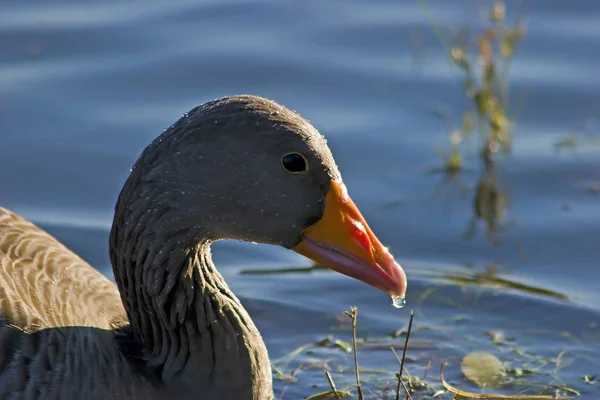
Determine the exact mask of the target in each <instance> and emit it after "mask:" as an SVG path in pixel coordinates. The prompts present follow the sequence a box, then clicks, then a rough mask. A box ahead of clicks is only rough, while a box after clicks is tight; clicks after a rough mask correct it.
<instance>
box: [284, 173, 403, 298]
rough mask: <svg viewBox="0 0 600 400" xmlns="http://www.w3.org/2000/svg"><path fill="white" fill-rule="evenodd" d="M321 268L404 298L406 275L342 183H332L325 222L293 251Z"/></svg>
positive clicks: (307, 232)
mask: <svg viewBox="0 0 600 400" xmlns="http://www.w3.org/2000/svg"><path fill="white" fill-rule="evenodd" d="M292 250H294V251H295V252H297V253H300V254H302V255H303V256H306V257H308V258H310V259H312V260H314V261H315V262H317V263H318V264H320V265H322V266H324V267H327V268H329V269H332V270H334V271H337V272H339V273H342V274H344V275H348V276H350V277H352V278H355V279H358V280H360V281H363V282H365V283H367V284H369V285H371V286H374V287H376V288H377V289H380V290H382V291H384V292H386V293H388V294H389V295H391V296H392V298H393V299H396V298H398V297H400V298H402V299H403V298H404V295H405V293H406V274H405V273H404V270H403V269H402V267H401V266H400V265H399V264H398V263H397V262H396V261H395V260H394V257H393V256H392V255H391V254H390V253H389V251H388V250H387V249H386V248H385V247H384V246H383V245H382V244H381V242H380V241H379V239H377V237H376V236H375V234H374V233H373V231H371V229H370V228H369V225H367V222H366V221H365V219H364V218H363V216H362V215H361V213H360V211H358V208H357V207H356V205H355V204H354V202H353V201H352V199H351V198H350V197H349V196H348V192H347V191H346V187H345V186H344V184H343V183H341V182H331V187H330V188H329V192H328V193H327V196H326V197H325V211H324V213H323V218H321V220H319V222H317V223H316V224H314V225H311V226H309V227H308V228H305V229H304V230H303V231H302V241H301V242H300V243H298V245H296V246H295V247H294V248H292Z"/></svg>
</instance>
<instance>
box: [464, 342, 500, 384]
mask: <svg viewBox="0 0 600 400" xmlns="http://www.w3.org/2000/svg"><path fill="white" fill-rule="evenodd" d="M460 370H461V371H462V373H463V374H464V375H465V376H466V377H467V378H468V379H470V380H471V381H473V382H474V383H475V384H476V385H477V386H479V387H490V386H493V385H494V384H496V383H497V382H498V379H499V378H500V372H501V371H502V361H500V360H499V359H498V357H496V356H495V355H493V354H491V353H488V352H487V351H473V352H471V353H469V354H467V355H466V356H465V357H464V358H463V360H462V363H461V365H460Z"/></svg>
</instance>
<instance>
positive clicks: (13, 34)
mask: <svg viewBox="0 0 600 400" xmlns="http://www.w3.org/2000/svg"><path fill="white" fill-rule="evenodd" d="M478 4H480V3H479V2H468V1H452V2H450V1H447V2H446V1H438V2H434V3H432V4H431V10H432V12H433V14H434V15H435V17H436V18H437V19H438V20H440V21H443V22H444V23H445V24H448V25H450V26H453V27H459V26H462V25H469V26H471V27H472V28H477V26H478V25H477V21H479V20H481V17H480V14H481V13H480V10H479V8H478ZM510 6H511V4H509V10H510ZM0 9H1V12H0V182H1V184H0V204H2V205H3V206H5V207H8V208H9V209H12V210H14V211H16V212H18V213H21V214H22V215H24V216H25V217H28V218H31V219H32V220H33V221H34V222H36V223H38V224H40V225H41V226H43V227H44V228H46V229H47V230H49V231H50V232H51V233H53V234H54V235H56V236H57V237H58V238H59V239H60V240H62V241H63V242H64V243H65V244H67V245H68V246H69V247H71V248H72V249H73V250H75V251H76V252H77V253H79V254H80V255H82V256H83V257H84V258H85V259H86V260H88V261H89V262H90V263H92V265H94V266H96V267H97V268H99V269H100V270H102V271H103V272H105V273H107V274H109V275H110V265H109V261H108V256H107V234H108V229H109V226H110V222H111V217H112V214H111V213H112V207H113V204H114V201H115V199H116V196H117V193H118V191H119V190H120V188H121V184H122V182H123V181H124V179H125V178H126V176H127V174H128V172H129V168H130V166H131V165H132V164H133V162H134V161H135V159H136V158H137V156H138V155H139V153H140V152H141V150H142V149H143V148H144V147H145V145H146V144H148V143H149V142H150V141H151V140H152V139H153V138H154V137H155V136H156V135H157V134H158V133H160V132H161V131H162V130H163V129H164V128H166V127H167V126H169V125H170V124H171V123H172V122H174V121H175V120H176V119H177V118H178V117H179V116H180V115H181V114H182V113H183V112H185V111H187V110H189V109H191V108H192V107H194V106H195V105H197V104H199V103H201V102H204V101H207V100H210V99H212V98H215V97H218V96H223V95H227V94H235V93H253V94H259V95H263V96H266V97H269V98H272V99H275V100H277V101H278V102H281V103H283V104H285V105H287V106H288V107H290V108H292V109H295V110H297V111H299V112H300V113H301V114H302V115H303V116H305V117H307V118H308V119H310V120H311V122H313V124H314V125H315V126H316V127H317V128H318V129H319V130H320V131H321V132H322V133H324V134H325V135H326V136H327V138H328V139H329V144H330V146H331V148H332V150H333V152H334V155H335V157H336V159H337V162H338V164H339V166H340V169H341V171H342V174H343V176H344V180H345V182H346V185H347V186H348V188H349V191H350V194H351V195H352V196H353V198H354V200H355V202H356V203H357V204H358V206H359V207H360V208H361V210H362V211H363V214H364V215H365V217H366V218H367V220H368V221H369V223H370V224H371V227H372V228H373V229H374V231H375V232H376V233H377V234H378V236H379V237H380V238H381V239H382V241H383V242H385V243H386V244H388V245H389V246H390V247H391V249H392V251H393V253H394V254H395V255H396V257H397V258H398V259H399V260H400V262H401V263H402V264H403V265H404V266H405V269H406V271H407V274H408V277H409V291H408V297H407V300H408V306H407V307H406V308H405V309H403V310H396V309H393V308H392V307H391V306H390V299H389V298H388V297H386V296H385V295H383V294H382V293H379V292H378V291H376V290H374V289H371V288H369V287H367V286H365V285H362V284H360V283H358V282H355V281H352V280H350V279H349V278H346V277H343V276H340V275H336V274H333V273H329V272H321V271H319V272H314V273H311V274H302V273H298V274H274V275H241V274H240V271H242V270H248V269H265V268H267V269H268V268H272V269H275V268H284V267H290V268H291V267H298V266H309V265H310V263H309V262H308V261H307V260H305V259H303V258H301V257H300V256H298V255H296V254H294V253H291V252H288V251H286V250H283V249H279V248H273V247H268V246H255V245H251V244H244V243H237V242H235V243H234V242H223V243H219V244H218V245H216V246H215V249H214V256H215V261H216V262H217V265H218V266H219V267H220V270H221V271H222V272H223V275H224V276H225V278H226V279H227V281H228V283H229V284H230V286H231V287H232V289H233V290H234V291H235V292H236V293H237V294H238V295H239V296H240V298H241V299H242V301H243V302H244V304H245V305H246V306H247V307H248V309H249V311H250V313H251V315H252V317H253V318H254V320H255V321H256V323H257V325H258V327H259V329H260V330H261V331H262V333H263V334H264V337H265V340H266V343H267V346H268V348H269V351H270V355H271V358H272V359H273V360H278V359H280V358H281V357H284V356H285V355H286V354H288V353H290V352H291V351H292V350H294V349H295V348H297V347H299V346H301V345H303V344H305V343H314V342H316V341H318V340H321V339H323V338H324V337H325V336H327V335H328V334H332V335H334V338H341V339H343V340H348V339H349V338H350V330H349V321H348V320H347V319H344V318H343V317H339V315H340V313H341V311H343V310H345V309H348V307H349V306H350V305H355V306H358V308H359V336H361V337H367V338H369V340H370V342H367V345H365V347H363V348H361V350H360V351H359V357H360V361H361V366H362V368H363V374H362V377H363V379H364V380H365V381H367V382H371V384H368V385H367V388H366V391H367V392H369V393H373V392H374V391H375V390H376V386H390V387H391V386H394V383H393V382H394V377H393V372H394V371H395V370H396V369H397V362H396V360H395V358H394V356H393V355H392V354H391V352H390V351H389V346H390V345H395V346H398V347H401V345H402V343H403V340H404V338H403V337H402V336H401V337H399V338H392V337H391V336H390V333H392V332H395V331H397V330H398V329H400V328H402V327H403V326H405V324H406V323H407V321H408V315H409V309H414V311H415V325H416V326H415V329H414V330H413V336H412V341H413V344H414V347H413V348H411V349H409V352H408V355H409V356H410V357H411V359H410V361H411V362H410V363H409V364H407V366H408V370H409V372H410V373H412V374H414V375H419V376H420V375H422V374H423V372H424V370H425V368H426V366H427V363H428V362H429V361H431V365H432V367H431V371H430V372H429V377H430V378H428V380H430V381H431V382H432V383H433V384H434V385H438V386H439V381H438V379H437V376H438V368H439V365H440V363H441V362H443V361H447V362H449V365H448V366H447V369H446V372H445V375H446V378H447V379H448V380H449V381H451V382H452V383H453V384H454V385H455V386H460V385H461V382H462V379H463V378H462V374H461V373H460V370H459V365H460V360H461V358H462V356H464V355H465V354H467V353H468V352H470V351H472V350H486V351H489V352H492V353H493V354H495V355H496V356H498V357H499V358H500V359H501V360H502V361H506V362H508V363H509V365H510V367H511V368H521V369H523V370H532V371H538V372H542V373H534V374H533V375H531V376H527V377H524V378H522V379H521V381H522V383H527V382H537V383H539V384H541V385H544V384H546V385H548V384H551V385H556V386H560V385H563V384H564V385H567V386H569V387H572V388H574V389H576V390H578V391H580V392H581V393H582V396H581V398H589V399H594V398H600V382H598V381H596V383H593V384H588V383H586V382H585V381H584V379H583V377H584V375H589V376H593V375H597V376H599V380H600V289H599V288H600V282H599V281H600V248H599V247H598V245H599V242H600V194H599V193H598V192H597V190H594V188H597V187H598V185H599V183H600V157H599V156H600V146H598V145H597V142H598V141H596V144H593V143H591V144H586V143H587V142H586V141H585V140H584V141H583V144H582V145H581V146H578V147H576V148H574V150H573V151H570V152H567V153H558V152H556V151H555V148H554V143H555V142H556V141H558V140H561V139H563V138H565V137H566V136H568V135H569V134H570V133H571V132H573V130H574V129H577V130H579V131H580V132H583V134H584V135H583V136H584V139H585V138H588V137H589V138H591V139H590V142H593V139H594V138H596V139H597V138H598V137H599V136H600V122H599V121H598V120H597V119H594V118H597V117H599V116H600V115H599V113H598V109H599V106H600V78H599V77H600V72H599V71H600V47H598V43H600V2H598V1H596V0H587V1H585V0H577V1H575V0H573V1H564V0H543V1H542V0H538V1H529V2H526V3H525V13H526V14H525V15H526V18H527V20H528V35H527V38H526V39H525V41H524V42H523V43H522V47H521V48H520V49H519V50H518V53H517V56H516V57H515V61H514V69H513V80H512V82H513V88H512V91H513V93H524V94H525V98H524V101H523V103H522V106H521V108H520V111H519V122H518V126H517V130H516V133H515V135H516V136H515V143H514V144H515V147H514V151H513V153H512V155H511V156H510V157H508V158H505V159H503V160H502V161H501V162H500V163H499V164H498V165H497V169H498V185H499V187H500V194H501V196H502V197H503V198H504V199H506V202H507V208H506V210H505V216H504V218H502V219H501V220H500V221H499V222H498V224H499V225H500V228H501V230H500V232H499V234H498V236H497V238H496V239H497V240H491V239H490V237H489V236H488V235H486V228H487V227H486V224H485V222H484V221H477V220H476V218H475V211H474V207H473V203H474V200H473V199H474V196H475V187H476V185H477V182H478V179H479V175H480V172H479V167H478V163H477V152H476V147H475V146H473V147H472V150H470V151H467V152H466V153H465V156H466V160H467V169H466V171H465V172H464V173H463V174H462V175H460V176H458V177H456V178H455V179H446V178H445V177H444V176H443V175H440V174H433V173H431V172H430V170H431V169H432V168H434V167H437V166H439V165H440V160H439V158H438V157H437V156H436V155H435V153H434V148H435V147H436V146H441V147H442V148H444V147H447V140H448V139H447V130H446V125H445V124H444V123H443V122H442V121H440V120H439V119H437V118H436V117H434V116H433V113H432V110H433V109H436V108H442V109H444V110H447V111H448V112H449V113H450V114H453V115H456V123H458V120H459V118H460V113H461V112H462V111H463V110H465V109H466V107H467V106H469V103H468V100H467V99H465V97H464V94H463V93H462V90H461V86H460V83H459V78H460V75H459V74H458V73H457V71H456V70H455V69H453V68H452V67H451V65H450V64H449V63H448V62H447V58H446V56H445V54H444V52H443V50H442V48H441V47H440V46H439V43H438V40H437V39H436V37H435V36H434V35H433V34H432V30H431V28H430V25H429V22H428V17H427V13H426V12H425V10H424V9H423V8H422V7H421V6H420V5H419V3H418V2H417V1H416V0H402V1H400V0H394V1H392V0H389V1H383V0H377V1H358V0H344V1H341V0H336V1H331V0H321V1H316V0H312V1H246V0H227V1H217V0H213V1H191V0H180V1H174V2H167V1H157V0H145V1H141V0H138V1H75V0H73V1H48V0H28V1H18V2H17V1H7V0H3V1H0ZM513 9H514V8H513ZM411 38H413V39H412V41H413V42H414V41H415V38H417V40H416V41H417V42H418V43H419V45H418V46H417V50H415V46H413V45H411ZM415 57H416V58H415ZM474 220H475V225H476V228H477V229H476V230H475V231H474V232H471V233H472V234H471V235H468V231H469V227H470V225H471V222H472V221H474ZM496 273H497V274H496ZM494 277H500V278H502V279H503V280H501V281H499V280H497V279H496V280H494V279H493V278H494ZM457 278H460V279H457ZM469 282H471V284H470V285H469V284H467V283H469ZM486 282H487V283H486ZM518 284H520V285H518ZM325 344H326V343H325ZM376 344H377V345H378V346H379V347H380V348H379V349H378V348H376V347H377V346H376ZM557 359H558V367H557ZM323 360H327V361H329V363H328V364H327V368H329V369H330V370H332V371H333V372H334V374H333V375H334V379H335V380H336V382H337V384H338V386H339V387H346V386H348V385H350V384H351V383H352V379H353V375H352V369H351V368H352V359H351V355H348V354H346V353H345V352H344V351H343V350H342V349H340V348H338V347H335V346H333V345H326V346H324V347H315V346H312V347H310V348H308V349H305V350H304V351H300V352H299V354H298V356H297V357H295V358H293V359H292V357H289V360H287V361H289V363H287V362H286V359H284V360H281V361H280V362H279V363H277V364H276V365H278V366H279V367H280V368H281V370H282V371H283V372H284V373H289V372H290V371H291V370H293V369H294V368H295V367H298V366H300V365H303V368H304V369H303V370H302V371H300V372H298V373H297V375H296V377H297V378H298V381H297V382H294V383H291V384H289V387H287V389H286V392H285V394H284V396H283V398H284V399H295V398H304V397H306V396H307V395H310V394H313V393H317V392H319V391H321V390H325V389H326V388H327V387H328V385H327V381H326V380H325V378H324V376H323V373H322V370H321V367H322V366H323V365H322V363H323ZM309 366H310V367H309ZM286 385H287V382H286V381H285V380H279V379H276V380H275V387H276V396H277V398H279V396H280V395H281V392H282V390H283V389H284V387H286ZM438 386H435V387H430V388H428V389H427V390H426V391H425V392H424V393H429V394H433V393H434V392H435V390H437V389H438V388H439V387H438ZM524 387H527V385H525V386H519V385H512V386H510V387H507V388H503V389H498V390H501V391H502V390H504V393H511V394H518V393H520V392H521V390H522V389H523V388H524ZM463 388H465V389H469V390H476V391H477V390H478V389H477V388H476V387H474V386H472V385H470V384H469V383H468V382H465V383H464V384H463ZM490 391H493V390H489V391H488V392H490ZM540 391H542V392H544V393H552V392H553V391H552V390H551V389H543V390H542V389H541V388H539V389H535V388H534V389H532V388H529V389H528V392H529V393H532V392H533V393H535V392H540ZM444 398H450V396H448V395H446V397H444Z"/></svg>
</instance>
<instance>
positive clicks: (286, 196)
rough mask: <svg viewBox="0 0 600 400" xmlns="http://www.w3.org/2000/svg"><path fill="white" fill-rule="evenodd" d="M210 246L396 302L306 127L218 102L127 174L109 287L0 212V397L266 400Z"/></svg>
mask: <svg viewBox="0 0 600 400" xmlns="http://www.w3.org/2000/svg"><path fill="white" fill-rule="evenodd" d="M221 239H241V240H248V241H254V242H260V243H268V244H276V245H280V246H283V247H286V248H289V249H292V250H294V251H296V252H298V253H300V254H303V255H305V256H307V257H309V258H312V259H313V260H315V261H317V262H319V263H320V264H322V265H324V266H327V267H329V268H331V269H333V270H335V271H338V272H341V273H343V274H346V275H348V276H351V277H354V278H356V279H360V280H362V281H364V282H365V283H367V284H369V285H372V286H374V287H376V288H378V289H381V290H383V291H384V292H386V293H388V294H390V295H392V297H404V293H405V290H406V277H405V275H404V272H403V271H402V268H401V267H400V266H399V265H398V264H397V263H396V262H395V261H394V259H393V257H392V256H391V255H390V254H389V253H388V252H387V250H386V249H385V248H384V247H383V246H382V245H381V243H380V242H379V240H378V239H377V238H376V237H375V235H374V234H373V232H372V231H371V230H370V229H369V227H368V225H367V223H366V222H365V221H364V218H363V217H362V216H361V215H360V212H359V211H358V209H357V208H356V206H355V205H354V204H353V203H352V201H351V199H350V198H349V197H348V194H347V192H346V190H345V187H344V185H343V183H342V181H341V176H340V174H339V171H338V170H337V166H336V165H335V163H334V161H333V157H332V156H331V153H330V151H329V149H328V147H327V145H326V142H325V140H324V139H323V137H322V136H321V135H320V134H319V133H318V132H317V131H316V130H315V129H314V128H313V127H312V125H310V124H309V123H308V122H307V121H306V120H304V119H303V118H302V117H300V116H299V115H298V114H296V113H294V112H292V111H290V110H288V109H287V108H285V107H283V106H281V105H279V104H277V103H275V102H272V101H269V100H266V99H263V98H260V97H256V96H245V95H244V96H242V95H240V96H230V97H225V98H221V99H217V100H214V101H211V102H208V103H205V104H203V105H200V106H198V107H196V108H195V109H193V110H192V111H190V112H189V113H187V114H185V115H184V116H183V117H181V118H180V119H179V121H177V122H176V123H175V124H174V125H173V126H171V127H170V128H168V129H167V130H165V132H163V134H161V135H160V136H159V137H158V138H157V139H155V140H154V141H153V142H152V143H151V144H150V145H149V146H148V147H147V148H146V149H145V150H144V152H143V153H142V155H141V156H140V158H139V159H138V161H137V162H136V164H135V165H134V167H133V169H132V172H131V174H130V176H129V178H128V179H127V181H126V182H125V185H124V187H123V189H122V191H121V193H120V196H119V199H118V201H117V204H116V207H115V216H114V221H113V226H112V229H111V233H110V239H109V240H110V259H111V263H112V265H113V272H114V278H115V281H116V285H115V284H114V283H113V282H112V281H110V280H109V279H107V278H106V277H104V276H103V275H102V274H101V273H99V272H98V271H97V270H95V269H94V268H93V267H92V266H90V265H89V264H88V263H86V262H85V261H84V260H83V259H81V258H80V257H78V256H77V255H75V254H74V253H73V252H71V251H70V250H69V249H68V248H66V247H65V246H64V245H62V244H61V243H59V242H58V241H57V240H56V239H55V238H53V237H52V236H51V235H49V234H48V233H46V232H44V231H43V230H41V229H40V228H38V227H36V226H35V225H34V224H32V223H31V222H29V221H27V220H25V219H23V218H22V217H20V216H18V215H16V214H14V213H12V212H11V211H9V210H7V209H4V208H0V399H87V400H93V399H167V398H168V399H171V398H177V399H205V400H212V399H229V398H231V399H242V400H243V399H257V400H258V399H269V398H272V395H273V393H272V387H271V368H270V363H269V358H268V353H267V350H266V347H265V345H264V342H263V340H262V338H261V336H260V333H259V332H258V330H257V329H256V327H255V326H254V324H253V322H252V320H251V318H250V316H249V315H248V314H247V312H246V311H245V309H244V308H243V306H242V305H241V303H240V302H239V300H238V299H237V298H236V297H235V295H234V294H233V293H232V292H231V291H230V289H229V288H228V286H227V284H226V283H225V281H224V280H223V278H222V277H221V275H220V274H219V273H218V271H217V270H216V268H215V266H214V264H213V263H212V260H211V255H210V244H211V243H212V242H213V241H216V240H221Z"/></svg>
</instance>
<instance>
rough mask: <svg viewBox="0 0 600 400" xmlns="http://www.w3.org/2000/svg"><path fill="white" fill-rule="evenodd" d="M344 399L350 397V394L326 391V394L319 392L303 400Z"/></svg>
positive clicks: (339, 391)
mask: <svg viewBox="0 0 600 400" xmlns="http://www.w3.org/2000/svg"><path fill="white" fill-rule="evenodd" d="M345 397H352V393H349V392H344V391H341V390H335V391H333V390H328V391H326V392H321V393H317V394H313V395H312V396H309V397H307V398H306V399H305V400H328V399H342V398H345Z"/></svg>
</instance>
